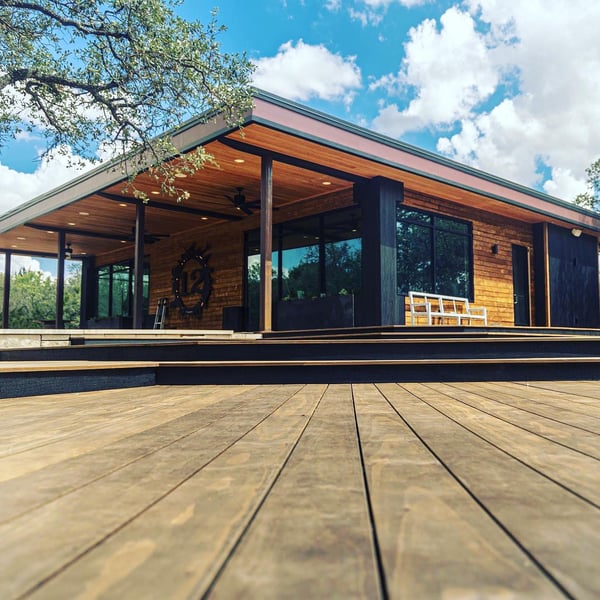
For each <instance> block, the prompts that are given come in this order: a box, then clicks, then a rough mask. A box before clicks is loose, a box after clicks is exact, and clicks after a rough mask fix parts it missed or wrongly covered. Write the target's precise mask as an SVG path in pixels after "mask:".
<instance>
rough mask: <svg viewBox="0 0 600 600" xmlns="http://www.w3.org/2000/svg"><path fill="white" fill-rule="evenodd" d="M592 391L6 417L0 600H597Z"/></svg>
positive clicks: (45, 399)
mask: <svg viewBox="0 0 600 600" xmlns="http://www.w3.org/2000/svg"><path fill="white" fill-rule="evenodd" d="M599 505H600V384H599V383H598V382H591V381H590V382H586V381H581V382H537V383H536V382H529V383H520V382H510V383H506V382H502V383H495V382H485V383H483V382H482V383H473V382H471V383H428V384H417V383H411V384H407V383H404V384H376V385H375V384H360V385H345V384H344V385H277V386H268V385H260V386H258V385H257V386H252V385H248V386H233V385H231V386H228V385H221V386H155V387H145V388H133V389H131V388H130V389H122V390H110V391H101V392H85V393H79V394H64V395H52V396H38V397H25V398H15V399H6V400H2V401H0V598H2V599H3V600H6V599H11V598H41V599H46V598H56V599H61V600H63V599H67V598H68V599H74V598H79V599H92V598H115V599H117V598H118V599H122V598H128V599H130V598H131V599H135V598H144V599H147V598H157V599H165V598H236V599H237V598H261V599H262V598H344V599H346V598H368V599H371V598H409V599H414V598H416V599H427V598H444V599H453V598H457V599H463V598H468V599H471V598H473V599H475V598H565V597H566V598H582V599H585V598H598V597H600V569H599V568H598V565H599V564H600V508H599Z"/></svg>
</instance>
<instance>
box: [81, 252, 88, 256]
mask: <svg viewBox="0 0 600 600" xmlns="http://www.w3.org/2000/svg"><path fill="white" fill-rule="evenodd" d="M79 254H80V255H81V256H85V255H86V254H87V252H80V253H79Z"/></svg>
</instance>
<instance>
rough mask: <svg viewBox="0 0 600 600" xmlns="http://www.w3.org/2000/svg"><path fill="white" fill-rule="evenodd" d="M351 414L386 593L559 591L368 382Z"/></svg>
mask: <svg viewBox="0 0 600 600" xmlns="http://www.w3.org/2000/svg"><path fill="white" fill-rule="evenodd" d="M354 395H355V401H356V412H357V416H358V425H359V432H360V440H361V446H362V449H363V453H364V460H365V470H366V473H367V478H368V482H369V493H370V496H371V502H372V504H373V512H374V518H375V525H376V529H377V532H378V537H379V543H380V546H381V554H382V561H383V566H384V569H385V573H386V579H387V585H388V588H389V592H390V597H391V598H459V597H461V598H471V597H473V598H485V597H505V596H506V597H512V598H532V597H540V598H542V597H543V598H559V597H562V595H561V594H559V593H557V591H556V589H555V588H554V587H553V586H552V585H551V584H550V583H549V582H548V580H547V579H546V577H545V576H544V575H543V573H542V572H541V571H540V570H539V569H538V568H537V567H536V566H535V565H534V564H532V562H531V561H530V560H529V559H528V558H527V557H526V556H525V555H524V553H523V552H522V551H521V550H520V549H519V548H518V547H517V546H516V545H515V544H514V543H513V542H512V540H511V539H510V538H509V537H508V536H507V535H506V533H505V532H504V531H502V529H501V528H499V527H498V526H497V524H496V523H494V521H493V520H492V519H491V518H490V517H489V516H488V515H486V514H485V513H484V512H483V511H482V510H481V508H480V507H479V505H478V504H477V503H476V502H475V500H474V499H473V498H472V497H471V496H469V494H468V493H467V491H466V490H464V489H463V488H462V487H461V485H460V484H459V483H458V482H457V481H456V480H455V479H454V478H453V476H452V474H451V473H449V472H448V471H447V470H446V468H445V466H444V465H443V464H442V463H440V461H439V460H438V459H437V458H436V456H435V455H434V454H432V453H431V452H430V451H429V450H428V449H427V448H426V447H425V446H424V445H423V444H422V442H421V440H419V438H418V436H417V434H416V433H415V432H413V431H411V429H410V428H409V426H408V425H407V424H406V422H405V421H404V420H403V418H402V407H401V406H397V407H396V408H397V409H398V411H399V413H400V414H398V412H396V410H395V409H394V408H393V407H392V405H390V403H388V401H387V400H386V398H384V397H383V396H382V394H381V393H380V392H379V390H378V389H377V388H376V387H375V386H372V385H356V386H354Z"/></svg>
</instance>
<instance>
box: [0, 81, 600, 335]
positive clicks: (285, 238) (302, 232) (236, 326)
mask: <svg viewBox="0 0 600 600" xmlns="http://www.w3.org/2000/svg"><path fill="white" fill-rule="evenodd" d="M176 141H177V142H178V144H179V146H180V147H181V148H183V149H184V150H192V149H194V148H195V147H197V146H198V145H203V146H204V147H205V148H206V150H207V151H208V152H209V153H210V154H211V155H212V156H213V157H214V158H215V162H214V164H209V165H207V166H206V168H204V169H202V170H201V171H199V172H198V173H196V174H194V175H193V176H186V173H183V172H182V173H180V175H181V182H182V186H183V187H185V189H187V190H188V191H189V194H190V197H189V198H188V199H187V200H185V201H184V202H183V203H181V204H177V203H175V202H174V201H173V200H170V199H169V198H163V197H161V192H160V190H159V189H158V188H157V185H156V184H155V182H153V181H152V180H151V178H149V177H148V176H147V175H145V174H141V175H140V176H139V177H138V179H137V181H136V186H137V187H138V188H139V189H140V190H142V191H144V192H145V193H146V194H147V196H148V198H149V200H148V201H147V202H143V201H140V200H138V199H136V198H135V197H134V194H133V193H132V192H131V191H127V190H125V188H124V180H123V175H122V173H121V172H120V171H119V170H115V169H114V168H112V167H111V166H103V167H101V168H99V169H97V170H95V171H93V172H90V173H88V174H85V175H82V176H80V177H78V178H77V179H75V180H74V181H72V182H71V183H69V184H66V185H65V186H63V187H61V188H59V189H57V190H54V191H52V192H50V193H48V194H46V195H45V196H43V197H40V198H37V199H35V200H34V201H32V202H31V203H29V204H28V205H26V206H24V207H20V208H19V209H17V210H15V211H13V212H12V213H9V214H8V215H5V216H3V217H2V218H1V219H0V252H3V253H4V254H5V264H6V268H5V279H4V294H3V296H4V303H3V306H4V310H3V322H2V325H3V327H4V328H9V327H10V322H9V311H8V310H7V309H6V307H7V306H9V304H10V277H9V273H10V262H11V256H14V255H15V254H30V255H33V256H36V255H37V256H55V257H56V258H57V265H58V267H57V281H58V284H57V294H56V316H55V320H54V326H55V327H56V328H58V329H60V328H62V327H63V326H64V315H63V304H64V298H63V296H64V289H63V286H64V272H65V260H66V259H67V258H68V257H69V256H70V257H72V258H75V259H78V260H81V262H82V271H83V273H82V298H81V309H80V322H79V327H80V328H81V329H89V328H130V329H136V330H139V329H144V328H152V327H153V326H154V323H155V319H154V313H155V311H157V309H158V307H159V306H161V305H165V306H166V307H167V314H166V317H165V320H164V321H163V320H161V324H162V325H164V326H166V327H167V328H169V329H186V330H190V329H191V330H194V329H201V330H220V329H226V330H229V329H233V330H237V331H260V332H270V331H272V330H289V329H309V328H313V329H322V328H325V329H327V328H330V327H344V328H347V327H368V326H398V325H400V326H402V325H404V323H406V314H407V306H406V300H405V297H406V294H407V293H408V291H410V290H416V291H419V290H421V291H428V292H438V293H443V294H447V295H452V296H462V297H465V298H468V299H469V300H471V301H472V302H474V303H476V304H478V305H482V306H485V307H486V308H487V311H488V315H489V323H490V325H491V326H496V327H498V326H499V327H511V326H541V327H576V328H577V327H580V328H597V327H600V299H599V288H598V235H599V233H600V218H599V217H598V215H595V214H594V213H591V212H589V211H586V210H584V209H580V208H578V207H575V206H573V205H572V204H569V203H566V202H561V201H560V200H557V199H555V198H551V197H549V196H546V195H545V194H541V193H539V192H536V191H534V190H531V189H527V188H524V187H522V186H519V185H516V184H513V183H510V182H507V181H504V180H502V179H500V178H497V177H494V176H490V175H488V174H485V173H481V172H478V171H476V170H474V169H471V168H469V167H466V166H464V165H459V164H457V163H453V162H451V161H448V160H446V159H443V158H441V157H439V156H437V155H433V154H430V153H427V152H424V151H422V150H420V149H418V148H414V147H412V146H408V145H406V144H403V143H400V142H397V141H394V140H391V139H389V138H386V137H384V136H381V135H379V134H376V133H373V132H369V131H366V130H363V129H360V128H358V127H356V126H353V125H350V124H348V123H344V122H341V121H339V120H337V119H333V118H331V117H329V116H327V115H324V114H322V113H317V112H315V111H312V110H309V109H306V108H305V107H302V106H299V105H296V104H293V103H290V102H287V101H284V100H282V99H280V98H276V97H273V96H270V95H268V94H264V93H262V92H261V93H257V95H256V98H255V107H254V109H253V110H252V111H251V113H249V114H248V115H247V118H246V121H245V123H244V127H243V129H242V130H241V131H240V130H237V129H235V130H234V129H231V128H228V127H226V126H225V124H224V123H223V122H222V121H220V120H219V119H218V118H217V119H216V120H210V121H203V120H202V119H197V120H195V121H192V122H190V123H189V124H188V126H186V127H184V128H183V129H182V130H181V131H180V132H178V133H177V135H176Z"/></svg>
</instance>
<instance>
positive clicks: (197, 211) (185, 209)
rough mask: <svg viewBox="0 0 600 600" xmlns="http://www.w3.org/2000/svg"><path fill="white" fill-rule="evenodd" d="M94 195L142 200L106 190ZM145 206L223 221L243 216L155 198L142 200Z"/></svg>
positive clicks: (132, 201) (114, 199) (133, 202)
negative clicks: (160, 200) (159, 200)
mask: <svg viewBox="0 0 600 600" xmlns="http://www.w3.org/2000/svg"><path fill="white" fill-rule="evenodd" d="M95 195H96V196H100V197H101V198H104V199H105V200H112V201H113V202H123V203H126V204H138V203H140V202H142V200H137V199H136V198H127V197H124V196H119V195H117V194H109V193H108V192H96V194H95ZM144 204H145V206H146V207H150V208H156V209H158V210H170V211H172V212H179V213H186V214H189V215H196V216H198V217H212V218H213V219H223V220H225V221H241V220H242V218H243V217H240V216H238V215H229V214H227V213H220V212H214V211H212V210H204V209H202V208H192V207H190V206H183V205H181V204H167V203H165V202H157V201H156V200H148V201H147V202H144Z"/></svg>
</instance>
